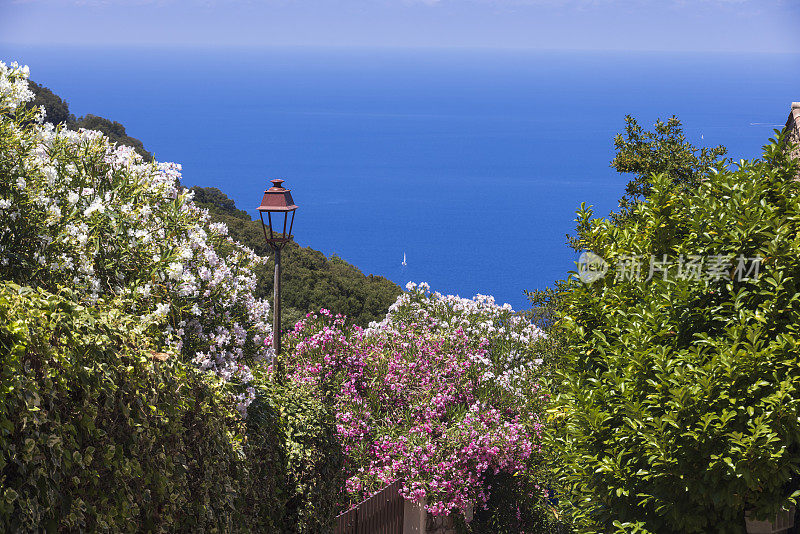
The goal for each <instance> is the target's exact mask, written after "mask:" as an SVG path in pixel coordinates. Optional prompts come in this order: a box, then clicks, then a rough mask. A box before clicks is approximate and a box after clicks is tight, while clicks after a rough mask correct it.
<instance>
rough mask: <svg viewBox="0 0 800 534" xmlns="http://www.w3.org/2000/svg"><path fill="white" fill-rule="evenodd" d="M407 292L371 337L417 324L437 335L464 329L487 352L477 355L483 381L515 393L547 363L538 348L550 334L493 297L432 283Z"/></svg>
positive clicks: (370, 331)
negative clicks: (445, 290) (439, 288)
mask: <svg viewBox="0 0 800 534" xmlns="http://www.w3.org/2000/svg"><path fill="white" fill-rule="evenodd" d="M406 290H407V292H405V293H403V294H401V295H400V296H399V297H398V298H397V300H396V301H395V303H394V304H392V305H391V306H390V307H389V313H388V314H387V315H386V318H385V319H383V321H381V322H373V323H370V325H369V328H368V329H367V331H366V334H367V335H372V336H377V335H381V334H382V333H384V332H386V331H392V330H397V329H400V328H402V327H403V325H407V324H411V323H415V324H421V325H424V326H425V328H426V329H427V330H428V331H430V332H432V333H436V332H443V331H446V330H448V331H455V330H461V331H463V332H464V334H465V335H466V336H467V337H468V338H469V339H471V340H475V341H476V342H478V343H480V344H482V345H483V346H484V347H485V348H486V349H487V351H486V355H481V354H480V353H478V354H476V355H473V358H474V359H476V360H478V361H477V362H476V363H479V364H480V367H481V368H482V369H485V371H484V374H483V375H482V379H483V380H484V381H487V382H489V381H491V382H493V383H495V384H497V385H499V386H501V387H503V388H505V389H507V390H511V391H517V390H518V388H519V385H520V381H521V380H522V379H523V377H524V376H525V375H527V374H528V373H529V372H530V371H532V370H534V369H535V368H536V367H537V366H539V365H540V364H541V363H542V360H541V359H540V358H539V357H538V355H537V354H536V352H535V350H534V344H535V342H536V341H537V340H539V339H541V338H543V337H544V336H545V333H544V331H543V330H542V329H541V328H539V327H537V326H536V325H534V324H532V323H531V322H530V321H529V320H527V319H526V318H525V317H524V316H522V315H520V314H517V313H515V312H514V310H513V309H512V307H511V305H510V304H503V305H502V306H499V305H497V304H496V303H495V300H494V297H492V296H490V295H476V296H475V297H473V298H471V299H467V298H462V297H459V296H458V295H442V294H441V293H439V292H434V293H430V285H428V284H427V283H426V282H422V283H420V284H419V285H417V284H415V283H413V282H409V283H408V284H406Z"/></svg>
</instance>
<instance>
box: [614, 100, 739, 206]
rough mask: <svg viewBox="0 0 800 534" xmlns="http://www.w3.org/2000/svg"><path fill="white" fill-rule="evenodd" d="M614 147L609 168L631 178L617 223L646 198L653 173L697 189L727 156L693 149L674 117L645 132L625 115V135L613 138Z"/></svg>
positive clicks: (720, 149)
mask: <svg viewBox="0 0 800 534" xmlns="http://www.w3.org/2000/svg"><path fill="white" fill-rule="evenodd" d="M614 147H615V149H616V151H617V154H616V156H615V157H614V159H613V160H612V161H611V166H612V167H614V168H615V169H616V170H617V171H618V172H621V173H633V174H634V175H635V177H634V178H633V179H632V180H631V181H630V182H628V185H627V186H626V187H625V195H624V196H623V197H622V198H621V199H620V201H619V206H620V213H619V214H616V215H615V218H616V219H617V220H620V219H624V218H626V217H628V216H630V215H631V213H632V212H633V210H634V207H635V206H636V204H638V203H640V202H642V201H644V199H645V198H646V197H647V196H648V195H649V194H650V190H651V189H652V186H653V184H652V175H653V174H654V173H655V174H660V173H665V174H666V175H667V176H669V178H670V180H671V181H672V182H673V183H674V184H675V185H676V186H679V187H680V188H681V189H691V188H694V187H697V185H698V184H699V183H700V179H701V177H702V176H703V174H704V173H705V172H706V171H707V170H708V169H709V168H710V167H712V166H713V165H714V164H715V163H717V162H719V161H720V158H722V157H723V156H724V155H725V154H726V153H727V149H726V148H725V147H723V146H722V145H719V146H717V147H714V148H697V147H695V146H694V145H692V144H691V143H689V142H688V141H687V140H686V136H684V134H683V128H682V127H681V123H680V121H679V120H678V119H677V118H676V117H675V116H672V117H670V118H669V119H667V121H666V122H664V121H662V120H661V119H659V120H657V121H656V123H655V130H654V131H652V132H648V131H645V130H644V129H643V128H642V127H641V126H639V123H638V122H637V121H636V119H634V118H633V117H631V116H630V115H627V116H626V117H625V133H624V135H623V134H617V136H616V137H615V138H614Z"/></svg>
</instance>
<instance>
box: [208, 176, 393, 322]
mask: <svg viewBox="0 0 800 534" xmlns="http://www.w3.org/2000/svg"><path fill="white" fill-rule="evenodd" d="M192 191H194V194H195V196H194V201H195V203H196V204H197V205H198V206H200V207H203V208H207V209H208V211H209V214H210V215H211V218H212V219H213V220H216V221H219V222H224V223H225V224H227V225H228V230H229V231H230V235H231V237H233V238H234V239H235V240H236V241H238V242H240V243H242V244H243V245H246V246H248V247H250V248H252V249H253V250H254V251H256V253H257V254H259V255H262V256H272V251H271V250H270V249H269V246H268V245H267V243H266V241H265V240H264V231H263V230H262V228H261V221H254V220H253V219H252V218H251V217H250V215H248V214H247V212H245V211H243V210H240V209H238V208H237V207H236V205H235V204H234V202H233V200H231V199H230V198H228V197H227V195H225V193H223V192H222V191H220V190H219V189H217V188H215V187H193V188H192ZM281 261H282V266H283V278H282V282H283V286H282V288H281V289H282V298H281V302H282V305H283V314H282V322H283V325H282V326H283V329H284V330H287V329H289V328H291V326H292V325H293V324H294V323H295V322H296V321H297V320H298V319H300V318H301V317H303V316H305V315H306V313H308V312H312V311H318V310H319V309H320V308H326V309H329V310H331V311H332V312H333V313H334V314H336V313H341V314H342V315H346V316H347V317H348V319H349V320H350V321H351V322H352V323H354V324H358V325H361V326H366V325H367V324H369V322H370V321H380V320H381V319H383V317H384V316H385V315H386V311H387V309H388V308H389V306H390V305H391V304H392V303H393V302H394V301H395V299H397V296H398V295H399V294H400V293H401V292H402V291H401V289H400V287H398V286H397V284H395V283H394V282H392V281H390V280H387V279H386V278H384V277H382V276H374V275H371V274H370V275H368V276H365V275H364V274H363V273H362V272H361V271H360V270H359V269H358V268H357V267H355V266H353V265H350V264H349V263H347V262H346V261H344V260H343V259H341V258H339V257H338V256H335V255H334V256H331V257H329V258H328V257H326V256H325V255H324V254H323V253H322V252H319V251H318V250H314V249H312V248H310V247H301V246H299V245H298V244H297V243H294V242H292V243H289V244H288V245H287V246H286V248H284V249H283V252H282V253H281ZM273 265H274V264H273V263H272V261H271V260H270V261H269V262H268V263H267V265H265V266H261V268H260V269H258V270H257V272H258V275H259V283H258V289H257V290H256V294H257V295H258V296H259V297H268V298H272V285H273V279H272V272H273V271H272V270H273Z"/></svg>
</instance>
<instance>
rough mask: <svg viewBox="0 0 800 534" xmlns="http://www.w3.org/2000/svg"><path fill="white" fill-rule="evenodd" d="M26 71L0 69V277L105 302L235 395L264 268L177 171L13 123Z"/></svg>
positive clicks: (255, 322) (251, 340) (246, 394)
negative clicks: (199, 202)
mask: <svg viewBox="0 0 800 534" xmlns="http://www.w3.org/2000/svg"><path fill="white" fill-rule="evenodd" d="M31 98H32V94H31V93H30V91H29V90H28V85H27V69H26V68H21V67H19V66H17V65H16V64H11V66H10V67H7V66H6V65H5V64H4V63H0V121H2V122H3V124H2V126H3V127H2V128H0V272H2V273H3V276H4V278H6V279H12V280H15V281H18V282H20V283H25V284H29V285H40V286H43V287H48V288H51V289H57V288H58V287H59V286H66V287H70V288H72V289H74V290H76V291H77V292H78V294H80V295H81V296H82V297H81V298H82V299H83V300H84V301H86V302H87V303H92V302H96V301H97V300H98V299H101V298H103V299H117V300H119V301H120V302H121V303H123V305H124V306H126V307H127V308H128V311H129V312H131V313H135V314H137V315H139V316H140V317H141V318H142V319H143V320H144V321H147V322H148V323H149V324H152V327H153V328H155V329H156V330H157V332H158V333H159V335H161V336H163V340H164V341H165V342H166V343H167V344H169V345H170V346H172V347H173V348H174V349H175V350H176V351H178V352H179V353H181V354H182V355H183V356H184V357H186V358H187V359H191V360H192V361H194V362H195V363H196V364H197V365H199V366H200V367H201V368H202V369H206V370H209V371H213V372H216V373H217V374H219V375H220V376H221V377H223V378H224V379H226V380H230V381H233V382H235V383H240V384H242V393H241V395H240V396H239V398H238V399H237V402H238V403H239V407H240V408H241V409H242V410H244V408H246V406H247V404H249V401H250V400H251V399H252V398H253V394H254V392H253V391H252V388H247V386H246V384H247V382H249V381H250V380H252V374H251V372H250V368H249V366H248V365H247V362H251V361H256V360H259V359H269V358H271V356H272V353H271V348H270V347H269V346H268V345H267V344H265V340H266V339H267V338H268V337H269V336H270V334H271V327H270V323H269V320H268V318H269V304H268V303H267V301H265V300H261V299H256V298H255V297H254V290H255V286H256V277H255V274H254V272H253V270H252V267H253V266H254V265H256V264H258V263H260V262H263V261H264V259H263V258H260V257H259V256H257V255H256V254H255V253H254V252H253V251H252V250H250V249H248V248H246V247H244V246H242V245H240V244H238V243H236V242H234V241H233V240H232V239H231V238H229V237H227V233H228V232H227V227H225V225H223V224H219V223H211V222H210V221H209V216H208V213H207V211H205V210H201V209H199V208H198V207H196V206H195V205H194V203H193V202H192V200H191V198H192V194H191V193H190V192H188V191H187V190H186V189H183V188H181V187H180V185H179V184H180V182H179V180H180V177H181V174H180V170H181V168H180V165H177V164H174V163H155V164H151V163H145V162H144V161H143V160H142V158H141V156H139V155H138V154H136V152H135V151H134V150H133V149H132V148H130V147H126V146H114V145H113V144H111V143H110V142H109V140H108V139H107V138H106V137H105V136H103V135H102V134H101V133H99V132H94V131H88V130H81V131H79V132H74V131H70V130H66V129H62V128H56V127H54V126H52V125H51V124H38V123H35V122H33V123H32V122H31V121H29V120H28V121H24V120H22V119H19V118H16V117H15V114H14V113H13V112H14V111H15V110H16V109H17V108H18V107H19V106H20V104H21V103H24V102H26V101H29V100H30V99H31Z"/></svg>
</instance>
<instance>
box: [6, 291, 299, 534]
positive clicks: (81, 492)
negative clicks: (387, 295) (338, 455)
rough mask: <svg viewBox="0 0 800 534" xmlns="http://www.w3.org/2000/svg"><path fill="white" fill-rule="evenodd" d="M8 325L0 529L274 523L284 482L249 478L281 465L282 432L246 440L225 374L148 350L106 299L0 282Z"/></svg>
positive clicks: (213, 527) (229, 527)
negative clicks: (94, 303) (90, 300)
mask: <svg viewBox="0 0 800 534" xmlns="http://www.w3.org/2000/svg"><path fill="white" fill-rule="evenodd" d="M65 293H67V296H68V292H65ZM0 324H2V326H0V350H2V353H1V354H2V366H1V367H0V373H2V381H1V383H2V386H1V388H2V389H0V429H2V432H0V451H2V457H0V480H1V481H2V490H0V491H1V492H2V494H1V495H0V530H2V531H5V532H22V531H38V530H39V529H40V528H45V529H47V530H48V531H51V532H55V531H61V530H64V529H67V530H74V531H77V530H86V531H111V532H132V531H141V530H148V531H183V532H221V531H225V532H232V531H246V530H248V529H252V528H255V529H267V530H268V529H270V528H272V527H273V526H274V520H275V517H274V516H275V515H276V511H277V512H278V513H280V512H281V510H282V507H281V504H282V503H281V501H280V500H279V499H278V485H279V484H283V481H282V480H281V479H280V478H278V477H275V476H261V477H259V478H258V479H257V480H255V479H254V477H253V474H254V473H261V474H262V475H263V474H265V473H266V474H269V473H270V471H271V470H272V468H273V466H276V465H277V464H278V461H279V460H280V455H279V454H278V443H277V441H273V442H272V443H268V442H266V441H265V439H268V438H269V436H277V435H279V434H278V433H277V432H274V431H273V432H272V433H271V434H270V433H264V434H261V435H260V436H259V437H258V439H256V440H255V441H257V442H259V443H260V447H259V448H258V449H257V451H256V448H255V447H253V446H251V445H249V443H244V440H243V439H242V436H243V431H244V428H243V426H242V424H241V423H240V421H241V418H240V417H239V416H238V413H237V412H236V411H235V409H234V408H233V406H234V403H232V402H231V401H230V400H229V399H227V398H226V397H227V396H229V395H230V393H229V392H227V391H226V388H227V387H228V386H226V385H224V384H223V383H222V382H221V381H220V379H218V378H215V377H214V376H213V375H211V374H208V373H202V372H199V371H197V370H195V369H194V368H193V367H191V366H187V365H186V364H183V363H181V362H180V361H178V359H177V358H175V357H174V355H166V354H163V353H154V352H153V351H152V350H151V349H152V345H151V342H150V341H149V339H148V338H147V337H146V336H143V335H141V327H140V326H139V323H138V322H137V321H135V320H134V319H132V318H131V317H129V316H126V315H124V314H122V313H120V312H119V311H117V309H115V308H114V307H111V306H106V305H105V304H104V303H103V302H102V301H101V302H100V303H99V305H98V309H97V310H93V309H90V308H85V307H83V306H81V305H79V304H76V303H75V302H73V301H71V300H69V299H68V298H64V296H57V295H52V294H47V293H44V292H37V291H33V290H30V289H27V288H20V287H19V286H16V285H14V284H9V283H3V284H2V285H0ZM162 360H164V361H162ZM265 436H266V438H265ZM274 439H275V438H274V437H273V440H274ZM254 452H258V454H257V455H256V454H253V453H254ZM276 471H277V469H276ZM248 497H249V499H248ZM248 501H249V504H248ZM246 504H248V505H247V506H245V505H246ZM278 518H279V519H280V516H278Z"/></svg>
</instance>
